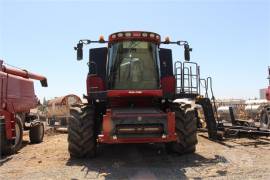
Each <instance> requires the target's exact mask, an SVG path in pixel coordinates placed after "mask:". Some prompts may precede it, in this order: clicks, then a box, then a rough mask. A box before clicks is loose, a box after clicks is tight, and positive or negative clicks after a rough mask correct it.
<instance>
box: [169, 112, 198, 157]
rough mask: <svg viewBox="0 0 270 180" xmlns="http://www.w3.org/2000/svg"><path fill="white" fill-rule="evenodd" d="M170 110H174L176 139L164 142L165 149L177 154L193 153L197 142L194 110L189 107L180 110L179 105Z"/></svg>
mask: <svg viewBox="0 0 270 180" xmlns="http://www.w3.org/2000/svg"><path fill="white" fill-rule="evenodd" d="M172 110H173V111H174V112H175V131H176V134H177V141H176V142H172V143H168V144H166V148H167V150H168V151H169V152H175V153H178V154H186V153H194V152H195V150H196V144H197V143H198V140H197V118H196V115H195V110H193V109H191V108H187V109H185V110H182V109H181V108H179V107H175V108H173V109H172Z"/></svg>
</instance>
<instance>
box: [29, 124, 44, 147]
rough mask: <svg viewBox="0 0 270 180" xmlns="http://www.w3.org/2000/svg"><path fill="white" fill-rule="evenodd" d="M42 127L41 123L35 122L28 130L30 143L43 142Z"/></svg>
mask: <svg viewBox="0 0 270 180" xmlns="http://www.w3.org/2000/svg"><path fill="white" fill-rule="evenodd" d="M43 137H44V125H43V123H42V122H36V123H35V125H34V126H32V127H31V128H30V130H29V139H30V141H31V143H33V144H37V143H41V142H42V141H43Z"/></svg>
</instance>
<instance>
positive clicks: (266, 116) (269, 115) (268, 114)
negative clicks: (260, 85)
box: [260, 66, 270, 129]
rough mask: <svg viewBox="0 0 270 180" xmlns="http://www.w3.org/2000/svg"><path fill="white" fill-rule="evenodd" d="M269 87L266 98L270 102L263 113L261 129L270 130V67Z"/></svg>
mask: <svg viewBox="0 0 270 180" xmlns="http://www.w3.org/2000/svg"><path fill="white" fill-rule="evenodd" d="M267 79H268V80H269V86H268V88H267V89H266V92H265V97H266V99H267V100H268V105H266V106H265V107H264V108H263V110H262V112H261V116H260V117H261V120H260V124H261V128H265V129H270V66H269V67H268V77H267Z"/></svg>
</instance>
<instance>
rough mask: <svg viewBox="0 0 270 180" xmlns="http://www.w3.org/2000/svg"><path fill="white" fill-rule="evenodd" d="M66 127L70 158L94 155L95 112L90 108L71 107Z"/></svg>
mask: <svg viewBox="0 0 270 180" xmlns="http://www.w3.org/2000/svg"><path fill="white" fill-rule="evenodd" d="M70 115H71V118H70V120H69V125H68V150H69V153H70V156H71V157H75V158H83V157H94V156H95V155H96V144H97V142H96V135H95V134H96V133H95V112H94V108H93V107H92V106H83V107H73V108H71V109H70Z"/></svg>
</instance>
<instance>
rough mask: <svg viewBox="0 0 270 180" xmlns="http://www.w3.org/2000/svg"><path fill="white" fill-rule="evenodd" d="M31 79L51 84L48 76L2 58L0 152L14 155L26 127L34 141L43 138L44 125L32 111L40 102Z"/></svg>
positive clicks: (44, 85) (0, 65) (43, 84)
mask: <svg viewBox="0 0 270 180" xmlns="http://www.w3.org/2000/svg"><path fill="white" fill-rule="evenodd" d="M31 79H35V80H39V81H40V82H41V85H42V86H43V87H47V79H46V78H45V77H44V76H41V75H37V74H34V73H31V72H28V71H26V70H21V69H17V68H11V67H8V66H6V65H4V64H3V61H2V60H0V130H1V132H0V136H1V137H0V141H1V142H0V145H1V146H0V154H11V153H15V152H16V151H18V150H19V149H20V147H21V145H22V138H23V130H29V131H30V132H29V137H30V141H31V142H32V143H39V142H41V141H42V140H43V136H44V126H43V124H42V123H41V122H40V121H39V120H38V118H37V117H36V116H35V115H31V114H30V109H33V108H36V107H37V105H38V99H37V97H36V95H35V92H34V83H33V81H32V80H31Z"/></svg>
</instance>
